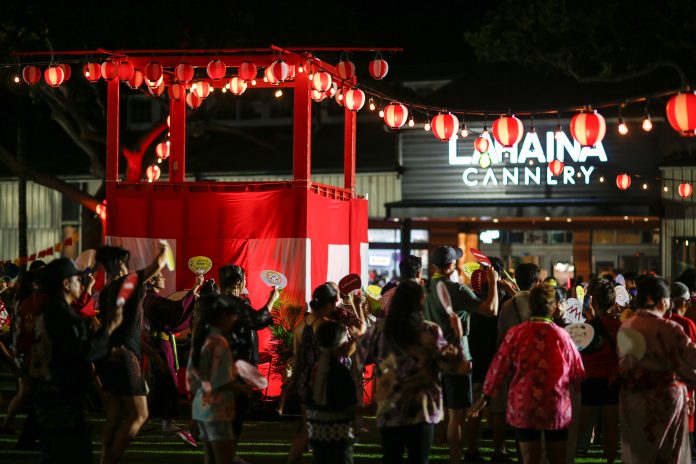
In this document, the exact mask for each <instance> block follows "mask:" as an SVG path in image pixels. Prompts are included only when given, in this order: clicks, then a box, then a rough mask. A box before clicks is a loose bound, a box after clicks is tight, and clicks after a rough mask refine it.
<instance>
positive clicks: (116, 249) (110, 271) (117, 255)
mask: <svg viewBox="0 0 696 464" xmlns="http://www.w3.org/2000/svg"><path fill="white" fill-rule="evenodd" d="M129 260H130V251H128V250H126V249H125V248H123V247H120V246H110V245H104V246H102V247H100V248H99V249H98V250H97V254H96V256H95V261H96V262H97V264H101V265H102V266H104V270H105V271H106V275H107V276H115V275H117V274H118V273H119V272H120V271H121V266H120V263H125V264H126V265H127V264H128V261H129Z"/></svg>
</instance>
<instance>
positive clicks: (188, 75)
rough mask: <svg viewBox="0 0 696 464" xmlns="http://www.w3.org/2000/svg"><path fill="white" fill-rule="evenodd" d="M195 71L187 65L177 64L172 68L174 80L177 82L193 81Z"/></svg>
mask: <svg viewBox="0 0 696 464" xmlns="http://www.w3.org/2000/svg"><path fill="white" fill-rule="evenodd" d="M194 73H195V69H194V68H193V66H192V65H190V64H189V63H179V64H178V65H176V68H174V79H175V80H177V81H179V82H184V83H186V82H190V81H191V79H193V75H194Z"/></svg>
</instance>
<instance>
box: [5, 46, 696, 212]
mask: <svg viewBox="0 0 696 464" xmlns="http://www.w3.org/2000/svg"><path fill="white" fill-rule="evenodd" d="M307 68H308V69H307V70H306V71H307V72H309V73H310V74H309V79H310V82H311V86H312V91H311V98H312V99H313V100H314V101H315V102H321V101H324V100H325V99H327V98H334V99H335V101H336V103H337V104H338V105H340V106H345V107H346V108H347V109H349V110H350V111H353V112H358V111H360V110H361V109H362V108H363V107H364V105H365V103H366V102H369V104H368V108H369V109H370V111H374V110H375V109H376V108H377V105H376V104H375V99H377V100H379V102H380V104H379V108H380V109H379V116H380V117H381V118H382V119H383V120H384V123H385V124H386V125H387V126H388V127H389V128H390V129H393V130H398V129H400V128H402V127H404V126H405V125H406V124H407V123H408V126H409V127H414V125H415V120H414V114H413V113H414V110H415V111H421V112H425V115H426V120H425V123H424V125H423V128H424V130H426V131H432V133H433V135H434V136H435V137H436V138H437V139H438V140H440V141H442V142H448V141H450V140H452V139H453V138H457V137H459V136H461V137H468V136H469V134H470V131H469V129H468V128H467V126H466V124H465V123H464V122H463V118H465V117H466V116H483V117H484V119H485V120H487V118H488V116H489V115H490V114H493V115H495V113H489V112H483V111H477V110H455V111H448V110H447V109H444V108H437V107H432V106H427V105H422V104H415V103H410V104H404V103H402V102H400V101H399V100H398V99H394V98H390V97H389V96H387V95H385V94H383V93H381V92H378V91H376V90H374V89H371V88H369V87H367V86H365V85H361V84H356V83H354V82H353V81H354V77H355V76H356V66H355V64H354V63H353V62H352V61H350V60H349V59H348V58H347V57H346V55H345V53H344V55H342V57H341V59H340V60H339V62H338V63H337V65H336V68H335V69H336V73H337V75H334V74H333V73H332V72H330V71H328V70H326V69H324V67H323V66H322V64H321V61H320V60H315V59H313V58H309V59H308V63H307ZM82 70H83V75H84V77H85V78H86V79H87V80H88V81H89V82H92V83H95V82H98V81H99V80H100V79H104V80H106V81H111V80H114V79H118V80H120V81H122V82H124V83H126V84H127V85H128V86H129V87H130V88H131V89H138V88H140V87H141V86H142V85H143V83H145V84H146V87H147V91H148V93H149V94H150V95H152V96H161V95H163V94H164V92H165V91H167V89H168V95H169V97H170V98H172V99H174V100H181V99H185V101H186V103H187V105H188V106H189V107H190V108H192V109H196V108H199V107H200V106H201V105H202V104H203V102H204V101H205V99H206V98H207V97H208V96H209V95H210V94H211V93H212V92H213V91H214V88H215V85H213V84H217V85H216V86H217V87H221V90H222V92H223V93H225V92H227V91H230V92H231V93H232V94H234V95H237V96H238V95H242V94H243V93H244V92H245V91H246V89H247V88H248V86H249V85H252V86H254V85H256V78H257V76H258V72H259V70H258V68H257V66H256V65H255V64H254V63H252V62H250V61H245V62H243V63H241V64H240V65H239V66H238V69H237V75H234V76H232V77H226V74H227V66H226V65H225V63H224V62H223V61H221V60H220V59H213V60H211V61H210V62H209V63H208V65H207V67H206V74H207V78H204V79H195V68H194V66H193V65H191V64H189V63H186V62H182V63H180V64H178V65H177V66H176V67H174V69H173V76H172V79H171V82H169V83H168V85H167V83H165V80H164V76H165V72H164V69H163V67H162V66H161V65H160V64H159V63H156V62H150V63H148V64H147V65H146V66H144V68H143V69H142V71H141V70H139V69H135V67H134V66H133V64H132V63H130V62H129V61H128V59H127V57H124V58H120V59H118V60H117V61H116V60H114V59H111V58H110V59H106V60H105V61H103V62H102V63H98V62H94V61H90V62H87V63H85V64H84V65H83V68H82ZM368 71H369V73H370V75H371V77H372V78H373V79H374V80H377V81H379V80H382V79H384V78H385V77H386V76H387V73H388V71H389V65H388V63H387V61H386V60H384V58H383V57H382V56H381V54H380V53H379V52H378V53H377V55H376V56H375V57H374V59H373V60H372V61H370V63H369V65H368ZM302 72H305V69H304V67H303V66H298V68H297V69H295V66H294V65H291V64H288V63H286V62H284V61H283V60H281V59H279V60H275V61H273V62H272V63H271V64H270V65H268V66H267V67H266V68H265V69H264V72H263V80H264V81H265V82H268V83H271V84H275V85H278V84H280V83H282V82H285V81H288V80H293V79H294V78H295V75H296V73H302ZM21 75H22V79H23V80H24V82H26V83H27V84H28V85H30V86H34V85H37V84H38V83H39V82H40V81H41V78H42V76H43V79H44V81H45V82H46V84H47V85H49V86H50V87H58V86H60V85H61V84H63V83H64V82H66V81H68V80H69V79H70V77H71V66H70V65H69V64H68V63H60V64H55V63H50V64H49V66H48V67H47V68H46V69H45V70H44V71H43V72H42V71H41V68H40V67H39V66H37V65H36V64H29V65H26V66H25V67H24V68H23V69H22V72H21ZM14 81H15V82H19V76H15V78H14ZM221 83H222V85H221ZM275 95H276V96H277V97H280V96H282V91H281V89H280V88H279V89H278V90H277V91H276V94H275ZM669 95H671V97H670V98H669V100H668V102H667V104H666V107H665V112H666V116H667V120H668V122H669V124H670V126H671V127H672V128H673V129H674V130H675V131H677V132H678V133H679V134H680V135H681V136H684V137H691V136H694V135H696V93H694V92H693V91H691V90H690V89H686V90H685V91H680V92H676V93H675V92H674V91H672V92H667V93H662V94H659V95H655V96H653V97H654V98H657V97H658V96H660V97H662V96H669ZM368 96H369V98H368ZM647 99H648V97H637V98H634V99H629V100H624V101H623V102H614V103H608V104H605V105H601V107H603V108H606V107H611V106H618V110H619V116H618V131H619V133H620V134H622V135H626V134H627V133H628V127H627V125H626V123H625V121H624V119H623V116H622V109H623V107H624V106H625V105H626V104H627V103H632V102H640V101H647ZM382 101H389V103H388V104H387V105H386V106H384V107H382V103H381V102H382ZM569 111H574V112H575V113H576V114H574V115H573V116H572V118H571V120H570V126H569V129H570V134H571V136H572V137H573V139H574V140H576V141H577V142H578V143H579V144H580V146H581V147H593V146H595V145H596V144H598V143H600V142H601V141H602V140H603V138H604V136H605V135H606V130H607V127H606V120H605V119H604V117H603V116H602V115H601V114H600V113H599V112H598V111H597V110H596V109H592V108H591V107H586V108H582V109H579V111H578V109H573V110H569ZM430 113H436V114H435V116H432V118H431V117H430ZM534 114H556V115H557V116H558V118H559V122H558V125H557V127H556V134H557V136H558V135H559V134H560V133H561V132H562V127H561V124H560V116H561V110H548V111H537V112H534V113H530V112H521V113H518V115H529V116H530V117H531V118H532V127H531V131H532V132H533V131H534V127H533V117H534ZM458 115H459V116H461V117H462V122H461V123H460V119H459V116H458ZM486 126H487V124H486V123H484V128H483V132H484V133H485V132H487V127H486ZM460 128H461V129H460ZM642 128H643V130H644V131H646V132H647V131H650V130H651V129H652V120H651V118H650V114H649V113H648V111H647V106H646V110H645V114H644V119H643V123H642ZM491 134H492V137H493V138H494V139H495V140H496V141H497V142H498V143H499V144H500V145H502V146H503V147H506V148H510V147H513V146H515V145H517V144H518V143H519V142H520V141H521V139H522V137H523V135H524V124H523V123H522V121H521V120H520V119H519V118H518V117H517V116H516V115H514V114H512V112H508V114H499V115H498V117H497V118H496V119H495V120H494V121H493V124H492V128H491ZM482 135H483V134H481V136H479V137H477V139H476V140H475V141H474V148H475V149H476V151H478V152H479V153H480V154H481V166H482V167H487V166H490V164H491V160H490V155H488V149H489V142H488V140H487V139H486V138H484V137H483V136H482ZM155 151H156V155H157V158H156V159H157V163H161V162H162V161H163V160H165V159H167V158H168V156H169V142H168V141H164V142H161V143H159V144H158V145H157V146H156V150H155ZM563 167H564V164H563V162H562V161H560V160H552V161H551V162H550V163H549V164H548V169H549V171H550V172H551V173H552V174H553V175H554V176H558V175H559V174H561V172H562V171H563ZM160 175H161V170H160V169H159V167H158V166H157V165H156V164H153V165H152V166H150V167H148V168H147V169H146V177H147V179H148V181H149V182H153V181H156V180H157V179H158V178H159V177H160ZM616 185H617V187H618V188H619V189H620V190H627V189H628V188H629V187H630V185H631V177H630V176H629V175H628V174H626V173H621V174H619V175H618V176H617V177H616ZM678 190H679V194H680V196H682V198H688V197H691V195H692V193H693V187H692V186H691V184H688V183H684V182H682V183H681V184H680V187H679V189H678Z"/></svg>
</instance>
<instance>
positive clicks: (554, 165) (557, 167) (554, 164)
mask: <svg viewBox="0 0 696 464" xmlns="http://www.w3.org/2000/svg"><path fill="white" fill-rule="evenodd" d="M563 166H564V164H563V161H560V160H553V161H551V162H550V163H549V171H551V174H553V175H554V176H557V175H559V174H560V173H561V172H563Z"/></svg>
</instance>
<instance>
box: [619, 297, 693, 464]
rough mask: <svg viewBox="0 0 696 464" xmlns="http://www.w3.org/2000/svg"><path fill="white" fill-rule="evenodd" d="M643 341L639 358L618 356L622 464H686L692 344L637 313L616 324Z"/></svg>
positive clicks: (653, 316) (656, 317) (646, 313)
mask: <svg viewBox="0 0 696 464" xmlns="http://www.w3.org/2000/svg"><path fill="white" fill-rule="evenodd" d="M631 331H633V334H634V338H635V332H638V333H639V334H640V335H638V338H640V336H642V337H643V338H644V339H645V346H646V350H645V354H644V355H643V356H642V357H640V359H638V357H637V356H636V355H635V354H625V353H621V343H619V375H620V378H621V392H620V398H619V410H620V414H621V448H622V461H623V462H624V464H636V463H640V464H646V463H655V464H658V463H665V464H667V463H669V464H676V463H679V464H681V463H691V455H690V452H689V435H688V432H689V427H688V412H687V387H686V385H685V382H686V383H687V384H689V385H690V386H694V385H696V344H694V343H693V342H692V341H691V340H689V338H688V337H687V336H686V334H685V333H684V331H683V330H682V328H681V327H680V326H679V325H677V324H676V323H675V322H672V321H669V320H666V319H663V318H662V317H661V316H660V314H658V313H656V312H654V311H650V310H646V309H641V310H638V311H637V312H636V314H635V316H634V317H632V318H630V319H628V320H626V321H625V322H624V323H623V324H621V330H620V331H619V337H621V336H622V332H624V334H626V333H629V332H631Z"/></svg>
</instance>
